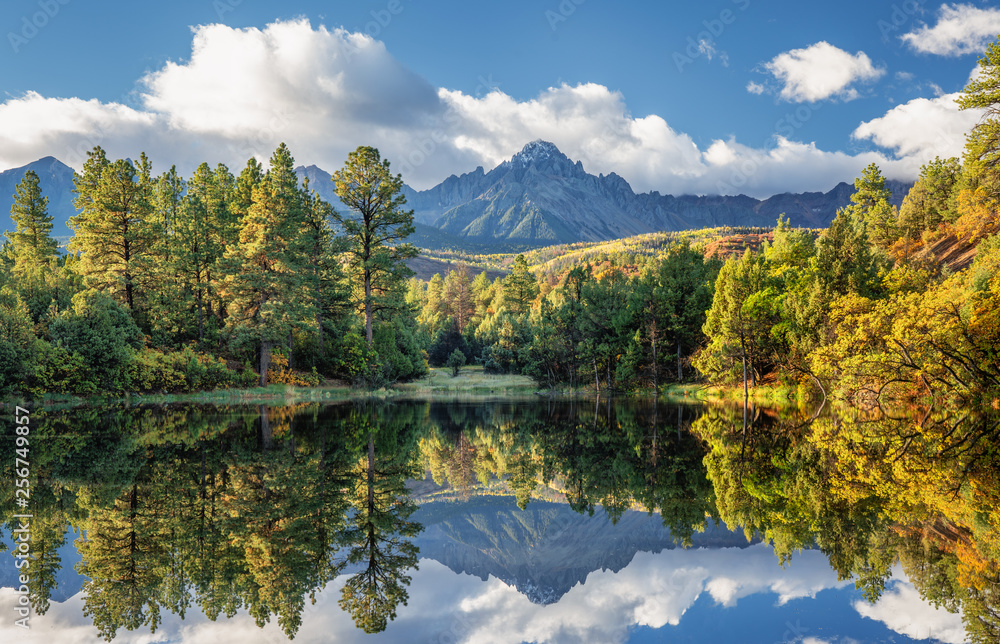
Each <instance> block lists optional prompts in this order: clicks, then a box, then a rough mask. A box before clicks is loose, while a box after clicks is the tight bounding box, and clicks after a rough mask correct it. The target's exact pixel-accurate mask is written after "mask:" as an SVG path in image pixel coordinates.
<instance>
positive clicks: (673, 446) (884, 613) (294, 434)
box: [0, 398, 1000, 644]
mask: <svg viewBox="0 0 1000 644" xmlns="http://www.w3.org/2000/svg"><path fill="white" fill-rule="evenodd" d="M6 426H7V427H12V426H11V425H10V424H9V423H8V424H7V425H6ZM998 426H1000V420H998V417H997V415H996V413H995V412H991V413H985V412H972V411H970V410H961V409H952V410H932V411H928V410H922V409H921V410H911V411H907V412H898V413H897V412H892V413H886V412H875V411H868V412H861V411H853V412H850V413H844V412H840V413H838V414H832V413H830V411H829V409H820V410H816V409H803V410H798V409H782V410H778V409H769V408H761V407H751V408H749V409H747V410H744V409H743V408H742V407H736V406H729V405H722V404H713V405H705V404H691V405H675V404H665V403H664V402H663V401H659V402H656V401H651V400H650V401H642V400H607V399H599V400H593V399H591V400H575V401H571V400H548V399H539V398H533V399H526V400H510V399H505V400H476V401H427V400H402V401H401V400H394V401H390V402H347V403H336V404H319V403H308V404H288V405H278V404H269V405H242V406H199V405H167V406H158V407H148V406H138V407H128V406H118V407H112V408H85V409H75V410H44V409H41V408H37V409H36V408H32V409H31V433H30V459H29V460H30V476H29V480H30V500H29V501H28V502H27V503H25V504H22V505H20V506H18V505H15V504H16V503H17V502H18V499H20V498H21V497H19V496H18V495H16V493H15V486H14V485H11V484H9V483H8V482H10V481H14V480H15V478H16V477H19V476H20V474H19V473H16V471H15V467H14V454H15V452H16V450H17V449H18V444H16V442H15V440H16V437H15V435H14V434H13V433H11V432H10V431H8V432H6V433H5V434H4V435H3V438H2V441H0V450H2V453H3V454H4V457H3V459H2V462H3V474H2V476H3V481H4V485H3V486H2V490H3V492H2V496H3V504H2V506H0V511H2V515H0V519H2V522H3V529H2V531H0V532H2V537H3V540H2V541H3V544H4V545H3V547H4V548H5V549H7V550H9V551H10V552H7V553H4V554H3V556H2V558H0V561H2V562H3V563H2V566H0V639H2V641H4V642H60V643H64V642H98V641H101V640H102V639H104V640H109V641H115V642H130V643H131V642H178V643H190V642H213V643H215V642H234V643H237V642H238V643H239V644H250V643H256V642H266V643H271V642H287V641H289V639H290V638H293V641H295V642H329V641H337V642H362V641H363V642H435V643H437V642H441V643H444V642H477V643H478V642H496V643H519V642H601V643H605V642H637V643H638V642H660V641H670V642H736V641H739V642H767V643H771V642H809V643H813V644H818V643H822V642H825V643H830V642H890V641H891V642H922V641H941V642H954V643H958V642H966V641H975V642H996V641H997V634H998V632H1000V630H998V629H1000V599H998V598H1000V574H998V572H997V571H998V566H997V554H998V552H1000V516H998V512H997V511H996V510H997V507H998V498H1000V467H998V462H997V459H998V454H997V449H996V446H997V444H998V441H997V435H998V431H1000V430H998ZM22 443H23V441H22ZM8 455H9V456H10V457H9V458H8ZM17 517H30V518H27V519H24V518H17ZM25 522H27V523H25ZM19 527H20V528H22V532H24V529H26V531H28V532H30V541H29V544H30V558H28V561H29V564H28V565H27V566H25V567H24V568H22V569H17V568H15V565H16V563H17V562H18V561H20V560H19V559H18V558H16V557H15V556H12V555H16V554H17V552H18V549H17V545H18V542H15V541H12V537H16V536H17V535H19V534H21V533H22V532H15V531H16V530H18V528H19ZM25 572H29V573H30V574H29V576H28V583H26V584H22V583H21V580H19V579H18V575H19V574H25ZM22 587H23V588H22ZM19 590H24V592H23V593H20V594H19ZM22 594H23V595H24V596H25V597H27V599H24V600H22V599H21V596H22ZM21 603H30V606H31V610H30V611H27V612H28V617H29V621H28V622H27V623H25V625H28V626H30V628H28V629H24V628H21V627H19V625H18V624H17V620H19V619H22V617H21V616H20V615H19V613H18V612H17V610H16V609H17V608H18V607H19V606H20V605H21Z"/></svg>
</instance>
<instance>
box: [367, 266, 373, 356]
mask: <svg viewBox="0 0 1000 644" xmlns="http://www.w3.org/2000/svg"><path fill="white" fill-rule="evenodd" d="M365 340H366V341H367V342H368V348H369V349H371V348H372V344H373V343H374V338H373V336H372V274H371V271H369V270H367V269H365Z"/></svg>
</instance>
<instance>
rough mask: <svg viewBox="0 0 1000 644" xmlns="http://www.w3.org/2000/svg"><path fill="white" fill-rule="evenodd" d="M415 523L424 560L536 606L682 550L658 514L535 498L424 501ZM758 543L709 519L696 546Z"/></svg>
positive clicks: (477, 498)
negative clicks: (522, 503) (641, 556)
mask: <svg viewBox="0 0 1000 644" xmlns="http://www.w3.org/2000/svg"><path fill="white" fill-rule="evenodd" d="M413 520H414V521H419V522H420V523H422V524H423V525H424V531H423V532H422V533H421V534H420V536H418V537H417V538H416V540H415V543H416V544H417V546H418V547H419V548H420V556H421V558H424V557H426V558H428V559H434V560H436V561H439V562H440V563H442V564H444V565H445V566H447V567H448V568H450V569H451V570H453V571H454V572H457V573H465V574H469V575H475V576H476V577H479V578H480V579H482V580H483V581H486V579H488V578H489V577H490V576H493V577H496V578H497V579H500V580H501V581H503V582H505V583H507V584H509V585H511V586H514V587H515V588H517V590H518V592H520V593H521V594H522V595H524V596H525V597H527V598H528V599H529V600H531V601H532V602H533V603H535V604H552V603H555V602H557V601H559V599H560V598H561V597H562V596H563V595H565V594H566V593H567V592H569V590H570V589H571V588H572V587H573V586H576V585H577V584H582V583H584V582H585V581H586V580H587V576H588V575H590V573H592V572H594V571H597V570H610V571H612V572H618V571H619V570H621V569H623V568H625V567H626V566H627V565H629V563H631V561H632V559H633V558H634V557H635V555H636V554H637V553H639V552H653V553H657V552H661V551H662V550H671V549H673V548H679V547H681V546H680V545H679V544H677V543H675V542H674V540H673V538H672V537H671V534H670V530H669V529H668V528H666V527H664V525H663V520H662V519H661V518H660V515H659V514H655V513H654V514H647V513H645V512H633V511H628V512H625V513H624V514H623V515H622V516H621V518H620V519H619V520H618V522H617V523H612V522H611V520H610V519H609V518H608V517H607V516H606V515H604V513H603V511H601V510H598V513H596V514H595V515H594V516H587V515H586V514H580V513H577V512H574V511H573V510H572V509H571V508H570V507H569V505H567V504H565V503H550V502H545V501H534V500H533V501H531V503H530V504H529V505H528V507H527V508H526V509H524V510H520V509H518V507H517V504H516V502H515V500H514V499H513V498H512V497H490V496H484V497H476V498H473V499H470V500H469V501H465V502H436V503H424V504H422V505H421V506H420V508H419V509H418V510H417V512H415V513H414V515H413ZM758 541H759V540H757V539H755V540H754V541H753V542H749V541H747V539H746V537H745V536H744V534H743V532H742V531H738V532H733V531H730V530H728V529H726V527H725V526H723V525H721V524H720V525H719V526H716V525H715V524H714V523H712V522H711V521H709V522H708V526H707V527H706V529H705V531H704V532H696V533H695V534H694V536H693V537H692V547H694V548H746V547H748V546H750V545H751V544H752V543H757V542H758Z"/></svg>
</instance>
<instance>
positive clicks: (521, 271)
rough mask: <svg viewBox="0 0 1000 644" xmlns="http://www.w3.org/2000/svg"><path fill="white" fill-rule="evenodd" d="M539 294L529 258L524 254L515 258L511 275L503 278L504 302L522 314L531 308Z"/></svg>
mask: <svg viewBox="0 0 1000 644" xmlns="http://www.w3.org/2000/svg"><path fill="white" fill-rule="evenodd" d="M536 295H538V283H537V281H536V280H535V276H534V275H532V274H531V270H530V269H529V268H528V260H526V259H525V258H524V255H518V256H517V257H516V258H515V259H514V266H513V267H512V268H511V272H510V275H508V276H507V277H505V278H504V280H503V303H504V306H505V307H506V308H507V310H509V311H510V312H511V313H515V314H518V315H520V314H521V313H526V312H527V311H528V309H530V308H531V303H532V302H533V301H534V299H535V296H536Z"/></svg>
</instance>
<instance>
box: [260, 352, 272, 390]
mask: <svg viewBox="0 0 1000 644" xmlns="http://www.w3.org/2000/svg"><path fill="white" fill-rule="evenodd" d="M270 366H271V343H270V342H269V341H267V340H261V341H260V386H261V387H266V386H267V370H268V368H269V367H270Z"/></svg>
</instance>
